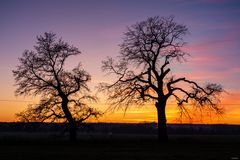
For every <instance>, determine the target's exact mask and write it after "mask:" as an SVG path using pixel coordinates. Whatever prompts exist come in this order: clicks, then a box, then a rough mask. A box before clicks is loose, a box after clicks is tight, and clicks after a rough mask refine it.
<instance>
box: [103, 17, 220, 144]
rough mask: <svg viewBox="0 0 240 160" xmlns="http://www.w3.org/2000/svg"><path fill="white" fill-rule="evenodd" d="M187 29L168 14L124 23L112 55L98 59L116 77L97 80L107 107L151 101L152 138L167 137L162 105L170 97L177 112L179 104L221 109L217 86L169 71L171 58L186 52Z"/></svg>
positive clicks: (179, 58)
mask: <svg viewBox="0 0 240 160" xmlns="http://www.w3.org/2000/svg"><path fill="white" fill-rule="evenodd" d="M187 33H188V29H187V27H186V26H185V25H182V24H178V23H176V22H174V18H173V17H168V18H160V17H152V18H148V19H147V20H146V21H142V22H139V23H136V24H134V25H132V26H130V27H128V28H127V31H126V32H125V33H124V38H123V43H122V44H121V45H120V47H121V49H120V55H119V56H118V59H117V61H114V59H113V58H108V59H107V60H105V61H103V66H102V68H103V71H105V72H108V73H112V74H114V75H115V76H116V77H117V80H116V81H115V82H114V83H112V84H106V83H102V84H101V85H100V89H102V90H104V91H107V93H108V100H109V102H110V105H111V107H112V108H113V109H116V108H119V107H123V108H125V110H127V108H128V107H129V106H130V105H139V106H141V105H144V104H146V103H153V104H154V105H155V107H156V109H157V117H158V138H159V140H160V141H161V142H165V141H167V140H168V135H167V126H166V122H167V120H166V111H165V109H166V106H167V101H168V100H169V99H170V97H171V98H174V99H175V100H176V104H177V105H178V107H179V109H180V110H181V111H182V112H185V111H186V107H185V105H184V104H186V103H192V104H193V105H194V106H197V107H198V108H201V109H202V110H206V109H207V108H210V109H211V110H213V111H215V112H216V113H218V114H219V113H222V109H221V106H220V105H219V104H220V99H219V95H220V94H221V93H222V92H223V89H222V86H221V85H219V84H215V83H208V84H207V85H206V86H204V87H201V86H200V85H199V84H198V83H196V82H194V81H192V80H189V79H187V78H185V77H180V78H177V77H175V76H172V74H171V66H170V64H171V63H174V62H184V60H185V57H186V55H187V54H186V53H185V52H183V51H182V47H183V46H184V45H185V42H184V41H183V36H184V35H185V34H187Z"/></svg>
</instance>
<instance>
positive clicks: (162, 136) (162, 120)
mask: <svg viewBox="0 0 240 160" xmlns="http://www.w3.org/2000/svg"><path fill="white" fill-rule="evenodd" d="M155 106H156V108H157V115H158V140H159V142H160V143H166V142H167V141H168V134H167V119H166V113H165V108H166V102H156V104H155Z"/></svg>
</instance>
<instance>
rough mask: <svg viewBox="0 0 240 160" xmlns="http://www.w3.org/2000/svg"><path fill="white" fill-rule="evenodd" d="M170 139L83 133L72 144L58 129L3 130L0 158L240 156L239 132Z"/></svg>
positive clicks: (232, 159) (234, 159) (64, 159)
mask: <svg viewBox="0 0 240 160" xmlns="http://www.w3.org/2000/svg"><path fill="white" fill-rule="evenodd" d="M180 133H182V132H180ZM169 139H170V141H169V143H167V144H159V143H158V142H157V138H156V135H155V133H152V134H151V133H144V134H143V133H115V132H108V133H93V132H91V133H87V132H85V133H79V134H78V141H77V142H76V143H74V144H71V143H69V142H68V141H67V136H66V135H64V136H63V135H61V136H59V134H58V132H56V133H53V132H39V131H38V132H36V131H35V132H23V131H21V132H19V131H18V132H17V131H14V132H6V131H4V132H3V131H2V132H1V133H0V160H10V159H16V160H30V159H31V160H38V159H39V160H46V159H49V160H50V159H51V160H55V159H56V160H68V159H86V160H92V159H97V160H122V159H123V160H125V159H126V160H157V159H169V160H173V159H177V160H178V159H183V160H184V159H187V160H188V159H189V160H190V159H192V160H200V159H201V160H205V159H206V160H208V159H220V160H221V159H223V160H224V159H226V160H237V159H240V135H239V134H228V135H223V134H222V135H217V134H212V135H207V134H205V135H203V134H202V135H200V134H188V135H184V134H171V135H170V136H169Z"/></svg>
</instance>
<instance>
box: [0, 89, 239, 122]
mask: <svg viewBox="0 0 240 160" xmlns="http://www.w3.org/2000/svg"><path fill="white" fill-rule="evenodd" d="M239 96H240V93H234V94H227V95H226V96H225V98H224V99H223V101H222V105H223V106H224V111H225V114H224V115H222V116H216V115H214V114H211V116H210V114H205V113H203V115H202V117H201V116H200V115H199V114H195V115H194V116H193V117H192V119H189V118H187V117H183V118H180V117H179V112H178V109H177V106H176V105H174V104H172V103H170V104H168V105H167V110H166V115H167V122H168V123H191V124H240V119H239V113H240V107H239V106H240V100H237V97H239ZM28 104H29V102H7V101H1V106H4V107H6V108H8V109H7V110H6V109H4V110H2V111H1V117H0V118H1V120H0V121H1V122H16V117H15V113H18V112H20V111H23V110H24V109H25V108H26V107H27V105H28ZM93 106H94V107H97V106H99V105H98V104H93ZM102 106H104V107H102V108H101V107H100V109H102V110H103V111H104V110H105V109H106V108H107V106H106V104H102ZM197 113H199V112H197ZM88 121H89V122H112V123H152V122H157V113H156V110H155V107H154V105H146V106H143V107H142V108H139V107H132V108H130V109H129V110H128V111H127V112H126V113H124V111H123V110H116V111H115V112H109V113H105V114H104V115H103V116H102V117H100V118H99V119H97V120H96V119H90V120H88Z"/></svg>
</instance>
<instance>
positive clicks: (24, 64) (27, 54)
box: [13, 33, 100, 141]
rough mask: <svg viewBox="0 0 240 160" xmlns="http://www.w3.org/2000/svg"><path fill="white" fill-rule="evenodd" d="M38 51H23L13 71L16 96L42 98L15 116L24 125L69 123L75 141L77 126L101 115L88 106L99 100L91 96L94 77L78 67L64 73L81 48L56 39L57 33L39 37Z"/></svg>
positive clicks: (71, 138)
mask: <svg viewBox="0 0 240 160" xmlns="http://www.w3.org/2000/svg"><path fill="white" fill-rule="evenodd" d="M34 48H35V50H36V51H29V50H26V51H24V53H23V55H22V57H21V58H19V62H20V64H19V65H18V66H17V68H16V70H13V75H14V77H15V81H16V85H17V86H18V88H17V89H16V95H33V96H37V95H40V96H41V100H40V103H39V104H37V105H32V106H29V107H28V108H27V109H26V110H25V111H23V112H20V113H18V114H16V115H17V116H18V117H19V119H20V120H21V121H25V122H45V121H48V122H65V121H66V122H68V124H69V133H70V140H71V141H75V140H76V130H77V124H78V123H81V122H83V121H84V120H86V119H88V118H89V117H92V116H94V117H98V116H99V115H100V112H99V111H97V110H96V109H94V108H92V107H90V106H88V105H87V103H86V101H96V98H95V97H94V96H91V95H89V91H90V90H89V87H88V85H87V82H89V81H90V80H91V76H90V75H89V74H88V73H87V72H86V71H85V70H84V69H83V68H82V66H81V65H80V64H79V65H78V66H76V67H75V68H73V69H72V71H67V70H64V64H65V62H66V60H67V58H69V57H70V56H76V55H79V54H80V51H79V50H78V48H76V47H73V46H70V45H69V44H68V43H66V42H64V41H62V40H61V39H57V37H56V35H55V34H54V33H45V34H44V35H43V36H38V37H37V45H36V46H34Z"/></svg>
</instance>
